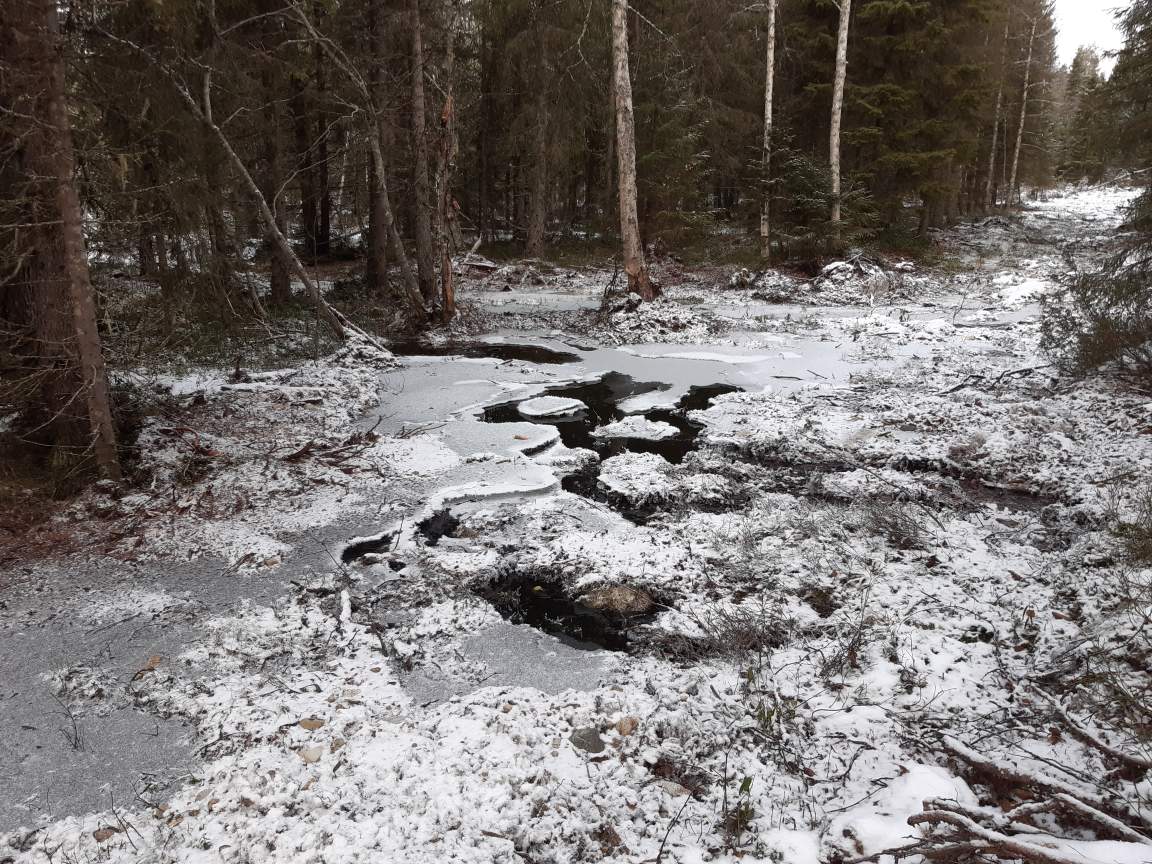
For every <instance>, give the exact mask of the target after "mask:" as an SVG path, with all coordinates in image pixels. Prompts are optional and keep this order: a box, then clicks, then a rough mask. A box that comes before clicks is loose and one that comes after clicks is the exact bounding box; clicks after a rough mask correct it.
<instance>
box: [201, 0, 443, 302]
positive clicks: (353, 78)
mask: <svg viewBox="0 0 1152 864" xmlns="http://www.w3.org/2000/svg"><path fill="white" fill-rule="evenodd" d="M292 10H293V12H294V13H295V15H296V17H297V18H298V20H299V21H300V23H301V24H303V25H304V27H305V28H306V29H307V31H308V34H309V36H310V37H311V38H312V39H313V41H314V42H316V43H317V44H319V45H321V46H323V48H324V51H325V53H326V54H327V55H328V58H329V59H330V60H331V61H332V62H333V64H335V65H336V66H337V68H339V69H340V70H341V71H342V72H343V73H344V75H345V77H346V78H347V79H348V81H349V82H351V83H352V84H353V85H354V86H355V87H356V89H357V90H358V91H359V93H360V97H361V99H362V100H363V102H362V107H363V109H364V111H363V114H364V116H365V118H366V119H367V121H368V128H367V132H368V134H367V136H366V137H367V139H368V148H369V151H370V152H371V154H372V164H373V165H374V166H375V167H376V177H377V181H378V183H379V202H380V216H381V218H382V219H383V221H384V224H385V226H386V228H387V231H388V238H389V239H390V240H391V242H392V254H393V256H394V257H395V258H396V261H397V263H398V264H399V265H400V275H401V283H402V285H403V289H404V294H403V300H404V302H405V305H406V306H407V307H408V313H409V315H410V317H411V318H412V320H413V321H414V322H415V323H418V324H422V323H424V321H425V319H426V318H427V310H426V309H425V306H424V301H423V298H422V296H421V291H420V284H419V281H418V280H417V277H416V272H415V271H414V270H413V269H412V264H411V262H410V261H409V260H408V253H407V251H406V250H405V249H404V241H403V240H402V239H401V237H400V232H399V230H397V227H396V218H395V212H394V211H393V209H392V201H391V198H390V196H389V194H388V171H387V164H386V163H385V161H384V150H383V144H382V143H381V140H380V134H379V130H380V127H381V124H382V120H383V117H382V115H381V114H380V113H379V111H378V110H377V102H376V99H375V98H374V96H373V93H372V88H371V86H370V85H369V84H368V82H367V81H365V80H364V77H363V76H362V75H361V74H360V72H359V71H358V69H357V67H356V66H355V65H354V64H353V63H352V61H351V60H350V59H349V58H348V55H347V54H345V53H344V52H343V51H342V50H341V49H340V48H339V46H338V45H336V44H335V43H334V42H333V41H332V40H331V39H326V38H325V37H323V36H321V35H320V33H319V32H318V31H317V30H316V27H315V25H314V24H313V23H312V20H311V19H310V18H309V17H308V15H307V13H306V12H304V10H303V9H302V8H301V7H300V6H299V5H297V6H294V7H292ZM186 98H187V97H186Z"/></svg>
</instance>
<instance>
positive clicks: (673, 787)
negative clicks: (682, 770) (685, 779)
mask: <svg viewBox="0 0 1152 864" xmlns="http://www.w3.org/2000/svg"><path fill="white" fill-rule="evenodd" d="M656 785H657V786H659V787H660V788H661V789H663V790H664V791H665V792H667V793H668V794H669V795H671V796H672V797H673V798H683V797H684V796H685V795H691V794H692V790H691V789H689V788H688V787H687V786H681V785H680V784H679V783H676V782H674V781H672V780H658V781H657V782H656Z"/></svg>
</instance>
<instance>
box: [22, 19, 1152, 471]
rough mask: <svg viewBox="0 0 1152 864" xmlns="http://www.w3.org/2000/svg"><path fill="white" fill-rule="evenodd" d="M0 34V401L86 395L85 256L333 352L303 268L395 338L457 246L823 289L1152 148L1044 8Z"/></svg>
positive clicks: (45, 24) (445, 291)
mask: <svg viewBox="0 0 1152 864" xmlns="http://www.w3.org/2000/svg"><path fill="white" fill-rule="evenodd" d="M1145 5H1146V4H1145V3H1143V2H1141V3H1138V4H1137V6H1138V7H1140V8H1143V7H1144V6H1145ZM3 19H4V20H3V21H0V45H3V47H4V49H5V50H4V52H3V54H2V55H0V64H2V65H0V108H3V111H4V113H3V114H2V115H0V135H2V137H0V160H2V161H0V193H2V194H0V207H2V208H3V210H4V214H3V216H4V218H3V219H2V221H0V249H2V250H3V252H2V253H0V255H2V256H3V258H2V261H3V262H4V268H3V272H2V273H0V279H3V281H2V282H0V286H2V290H3V292H4V294H3V298H2V306H0V319H2V320H3V321H4V322H5V332H6V334H7V335H6V339H5V346H6V352H7V353H6V356H8V357H9V358H10V359H9V360H8V361H6V362H7V363H8V368H7V371H6V375H7V376H8V377H9V378H11V377H12V372H13V369H17V370H24V371H26V370H27V369H35V370H38V371H43V370H44V369H45V368H48V369H56V368H57V367H58V366H60V365H65V366H69V367H70V368H72V370H73V371H72V372H71V373H70V374H73V375H77V374H78V375H81V379H80V380H81V381H82V382H83V383H82V384H81V385H78V386H80V388H81V389H85V388H95V390H96V391H99V390H101V386H100V385H99V384H98V383H97V382H98V381H99V380H103V369H102V366H101V365H100V364H99V362H97V361H98V357H99V350H98V349H99V344H98V334H97V333H96V332H95V330H94V325H93V324H92V322H91V321H90V320H89V319H88V317H87V316H88V315H89V312H88V311H86V309H87V306H89V305H91V302H90V301H91V293H92V292H91V290H90V288H85V287H84V285H85V284H86V280H87V275H86V272H87V270H86V268H87V263H88V262H87V261H86V260H84V261H82V260H81V258H84V257H85V253H84V252H83V249H82V244H83V241H85V240H86V241H87V243H88V246H89V247H90V251H91V252H93V253H99V254H98V255H95V256H94V257H93V260H99V261H102V262H105V263H107V264H109V265H110V266H113V267H116V268H119V269H121V270H123V271H125V272H128V273H130V274H131V275H133V276H139V277H143V278H144V279H147V280H153V281H154V283H155V284H157V285H159V287H160V291H161V292H162V294H163V296H164V298H165V304H166V308H168V309H175V308H178V307H179V306H180V305H181V304H182V303H187V302H188V301H189V298H199V300H201V301H204V300H207V301H208V302H211V303H213V304H214V305H215V307H216V308H218V309H222V310H229V312H230V314H234V315H236V316H255V317H261V316H264V315H265V314H266V313H267V312H268V310H269V309H270V308H271V309H275V308H277V307H282V306H284V305H285V304H290V303H292V302H295V301H294V299H293V298H294V296H297V297H303V298H305V299H307V301H308V302H310V303H311V304H313V305H314V306H315V308H316V310H317V314H318V315H319V317H320V319H321V320H322V321H324V322H326V324H327V325H328V327H329V329H330V330H331V331H332V332H333V333H334V334H336V335H340V336H342V335H344V334H345V333H346V332H347V330H348V327H349V324H348V322H347V321H346V320H345V319H344V318H343V316H342V315H341V314H340V313H339V312H338V311H336V310H335V309H334V308H332V307H331V306H330V305H329V303H328V301H327V300H326V299H325V297H324V294H323V291H322V290H321V286H320V285H319V284H318V283H317V282H316V277H315V275H314V271H313V270H312V269H310V266H309V265H313V264H319V263H325V262H330V261H332V260H333V259H339V258H349V259H352V258H356V259H359V260H362V262H363V271H362V272H363V284H364V288H365V291H366V292H368V294H369V295H370V296H373V297H375V298H377V299H378V301H379V302H380V303H381V304H382V305H385V306H387V307H388V309H389V310H391V311H392V312H394V313H395V314H396V316H397V317H398V318H399V319H401V320H403V321H406V322H407V323H408V324H409V325H410V326H413V327H426V326H429V325H430V324H433V323H435V322H437V321H446V320H449V319H451V317H452V316H453V314H454V311H455V285H454V270H453V266H452V261H453V259H454V258H458V257H459V256H460V255H463V254H465V253H467V252H469V251H470V250H471V249H473V248H475V247H477V246H479V247H484V246H488V247H493V248H495V247H502V248H503V249H506V250H514V251H515V252H516V253H517V254H519V255H521V256H523V257H528V258H547V257H548V256H549V255H550V254H552V253H553V252H554V251H555V249H556V248H558V247H559V246H568V245H572V244H575V245H580V244H583V245H586V246H587V247H588V248H590V249H594V248H597V247H598V245H599V244H603V245H604V246H605V248H606V249H615V248H620V249H621V250H622V258H623V261H622V263H623V269H624V271H625V272H626V274H627V279H628V284H629V287H630V288H632V289H633V290H636V291H637V292H638V293H640V294H641V295H642V296H644V297H646V298H650V297H653V296H655V294H656V291H657V286H655V284H654V283H653V282H652V281H651V279H650V277H649V276H648V273H647V266H646V260H645V259H646V255H649V254H651V253H652V252H653V251H656V252H659V251H660V250H672V251H675V250H677V249H678V248H681V247H683V246H685V245H688V244H700V243H705V244H706V243H707V241H708V239H709V238H711V237H713V236H715V235H716V234H718V233H720V232H719V229H720V228H724V233H725V234H726V235H729V236H730V235H731V234H732V233H733V232H732V228H733V227H735V228H737V229H739V231H738V232H737V233H741V232H743V233H746V235H747V237H748V239H749V241H750V242H751V246H752V248H754V249H756V250H757V251H758V253H759V256H760V257H761V258H762V259H763V260H764V261H768V260H773V261H793V262H796V263H799V264H805V263H814V262H818V261H819V259H820V258H821V257H823V256H825V255H827V254H830V253H834V252H837V251H839V250H840V249H842V248H843V247H845V246H846V245H849V244H853V243H856V242H859V241H860V240H862V239H863V238H866V237H868V236H870V235H873V234H875V233H876V232H882V231H894V232H911V233H917V232H918V233H920V234H922V235H923V234H925V233H927V232H928V231H930V230H931V229H933V228H935V227H939V226H942V225H945V224H947V223H949V222H951V221H954V220H956V219H959V218H961V217H963V216H966V215H970V214H976V213H983V212H986V211H988V210H991V209H993V208H996V207H1004V206H1013V205H1015V204H1016V203H1017V202H1019V200H1020V197H1021V190H1023V189H1026V188H1033V187H1043V186H1046V185H1049V184H1051V183H1052V182H1053V181H1054V179H1055V178H1056V177H1057V175H1058V174H1060V175H1062V176H1064V177H1065V178H1068V179H1078V178H1079V177H1080V176H1088V177H1100V176H1103V174H1104V172H1105V171H1106V170H1108V168H1110V167H1113V166H1114V165H1118V164H1128V163H1130V162H1131V161H1132V159H1133V155H1132V154H1133V150H1132V147H1135V146H1136V143H1135V142H1139V141H1146V140H1147V135H1146V134H1142V132H1141V131H1140V128H1139V127H1140V126H1141V124H1145V125H1146V124H1147V123H1148V120H1147V117H1148V112H1147V111H1146V110H1144V111H1143V112H1141V111H1140V109H1139V107H1138V103H1139V102H1140V100H1142V99H1145V100H1146V99H1147V94H1148V89H1147V88H1145V89H1143V90H1142V91H1141V90H1140V88H1139V87H1136V86H1127V85H1124V84H1123V82H1124V81H1125V80H1127V79H1128V78H1132V77H1133V76H1135V75H1136V74H1137V73H1136V72H1135V71H1132V69H1134V68H1135V66H1136V65H1137V61H1135V60H1126V59H1125V58H1123V57H1122V58H1121V60H1120V62H1119V63H1118V65H1117V72H1116V75H1114V76H1113V80H1112V81H1110V82H1106V81H1105V80H1104V79H1103V76H1102V75H1101V74H1100V69H1099V63H1098V60H1097V58H1095V57H1094V55H1092V54H1091V52H1089V51H1082V52H1081V54H1080V55H1078V57H1077V60H1076V62H1075V63H1073V65H1072V68H1071V69H1068V70H1062V69H1059V68H1057V65H1056V61H1055V56H1054V47H1053V46H1054V34H1055V27H1054V22H1053V13H1052V9H1051V3H1050V0H761V2H753V3H749V2H747V0H710V2H707V3H704V2H699V0H631V2H630V3H629V2H626V0H165V2H156V0H119V2H116V3H107V2H101V0H66V2H64V3H56V2H53V0H9V2H8V3H7V4H6V6H5V13H4V16H3ZM1141 62H1143V63H1145V64H1146V63H1147V59H1146V57H1145V59H1143V60H1142V61H1141ZM1117 82H1119V83H1117ZM49 85H51V86H49ZM53 87H55V88H57V89H53ZM1101 106H1104V107H1101ZM1145 107H1146V106H1145ZM1117 123H1120V124H1122V125H1123V128H1124V129H1125V130H1126V131H1125V132H1124V135H1117V134H1111V133H1114V130H1115V129H1116V128H1118V127H1117V126H1116V125H1115V124H1117ZM50 133H51V134H50ZM1124 136H1128V138H1130V139H1131V142H1132V147H1129V146H1128V145H1127V144H1125V143H1124V142H1125V140H1126V139H1125V137H1124ZM49 139H51V140H49ZM38 159H44V160H47V161H46V162H45V163H44V165H46V164H47V162H50V163H51V166H50V168H49V167H43V165H42V164H41V163H40V162H38V161H37V160H38ZM65 175H67V176H65ZM66 186H67V187H70V188H71V189H72V196H73V197H74V198H76V201H77V202H78V203H77V205H76V207H75V208H73V207H72V206H71V205H70V204H69V202H68V201H67V200H66V199H67V197H68V196H67V195H64V194H63V193H61V191H60V190H62V189H63V188H64V187H66ZM81 221H82V223H83V224H82V227H83V236H80V237H79V239H80V241H81V248H80V249H78V248H77V246H76V243H75V240H76V237H77V236H78V235H77V233H76V232H78V231H79V229H80V227H81V224H80V223H81ZM65 229H66V230H65ZM49 235H52V236H51V237H49ZM57 235H59V236H57ZM65 237H69V238H72V239H71V240H70V241H69V242H67V243H66V242H64V239H62V238H65ZM757 237H758V241H757V240H756V239H755V238H757ZM78 255H79V256H80V257H77V256H78ZM252 257H255V258H256V259H258V260H262V261H265V262H266V268H265V269H264V270H263V271H262V272H263V274H264V280H263V282H262V283H261V282H257V281H255V280H253V279H246V278H240V275H241V274H243V273H245V272H248V271H249V269H250V268H249V266H248V264H246V262H247V261H248V260H249V259H251V258H252ZM49 270H51V271H52V273H53V274H54V275H52V276H51V277H49V276H48V275H46V274H48V272H49ZM82 271H83V272H82ZM49 278H51V279H57V280H62V281H61V282H60V284H62V285H63V284H65V283H67V285H69V286H71V287H70V288H69V291H71V292H72V293H70V294H68V297H69V298H71V299H69V301H68V302H69V303H71V306H67V308H66V305H67V304H65V302H64V299H63V298H64V296H65V293H67V292H63V289H61V292H57V293H59V298H58V299H56V300H52V301H49V300H48V299H47V298H48V297H49V296H50V292H47V291H46V289H44V288H43V287H42V286H44V285H47V284H48V283H47V282H46V281H44V280H47V279H49ZM77 286H78V287H77ZM85 294H86V295H87V297H88V299H87V300H85V299H84V296H83V295H85ZM51 296H55V295H51ZM69 316H71V317H69ZM46 318H48V319H52V320H53V321H54V322H55V323H54V324H53V327H55V329H54V330H53V329H52V328H48V329H43V328H39V327H38V325H37V322H38V321H39V320H41V319H46ZM65 325H66V326H65ZM64 334H68V335H67V338H65V335H64ZM81 334H82V335H81ZM85 339H87V340H89V341H91V340H97V341H96V342H95V343H94V344H95V348H96V350H95V354H94V355H93V352H92V350H90V348H85V347H84V340H85ZM48 346H56V347H54V348H51V350H50V349H49V347H48ZM53 352H55V353H53ZM49 355H51V357H55V358H57V359H50V357H49ZM59 358H65V359H66V360H67V362H64V360H60V359H59ZM85 358H88V359H85ZM58 361H59V362H58ZM77 370H80V371H77ZM49 377H51V376H49ZM51 386H52V387H58V386H59V385H57V384H53V385H51ZM70 386H71V385H68V386H64V388H63V389H64V390H68V389H69V387H70ZM103 389H105V390H106V387H104V388H103ZM85 392H88V391H87V390H85ZM96 396H97V399H96V401H99V393H97V394H96ZM65 401H67V400H65ZM59 403H60V397H59V396H50V394H48V393H47V391H45V395H44V400H43V404H44V405H45V406H47V410H48V414H49V415H50V416H53V417H57V418H59V417H61V416H63V415H67V416H68V417H70V418H71V427H72V428H71V432H70V433H69V436H64V435H63V432H61V436H63V437H61V438H60V439H59V440H61V441H63V440H66V439H67V440H69V441H72V442H73V443H75V439H76V437H77V434H78V431H84V435H81V436H80V437H82V438H84V440H87V441H90V443H92V442H94V443H97V444H99V443H100V442H107V440H108V437H109V435H110V434H111V433H110V432H108V431H107V430H105V432H96V431H93V430H95V429H97V427H100V428H105V427H106V426H107V424H105V423H104V421H103V420H100V419H99V417H98V416H97V415H101V414H104V413H106V412H103V411H100V410H97V409H96V408H95V407H92V406H90V407H89V408H87V409H85V408H83V407H82V404H88V403H87V402H86V401H85V399H79V400H72V402H70V403H69V406H68V407H67V410H64V409H63V408H61V406H60V404H59ZM73 415H75V416H73ZM54 422H55V421H54ZM85 430H86V431H85ZM92 436H95V437H94V438H93V437H92ZM101 446H102V447H103V446H104V445H103V444H101ZM111 446H112V451H114V445H111ZM105 450H107V447H105ZM101 452H104V451H101ZM100 461H101V462H102V463H105V462H107V461H108V458H106V457H102V458H101V459H100ZM106 473H114V472H113V469H112V468H111V466H106Z"/></svg>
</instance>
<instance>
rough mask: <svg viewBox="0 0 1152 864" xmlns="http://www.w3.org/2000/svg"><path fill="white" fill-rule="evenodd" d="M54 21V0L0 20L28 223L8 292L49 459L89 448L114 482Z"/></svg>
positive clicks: (70, 461) (60, 463)
mask: <svg viewBox="0 0 1152 864" xmlns="http://www.w3.org/2000/svg"><path fill="white" fill-rule="evenodd" d="M59 26H60V25H59V18H58V11H57V7H56V3H55V2H54V0H12V2H10V3H8V4H7V5H6V7H5V12H4V16H3V20H0V47H2V48H3V53H4V55H5V57H6V58H7V59H8V60H9V61H10V62H11V64H12V65H11V67H10V73H9V75H8V76H6V79H7V80H0V86H3V87H5V88H7V87H11V88H13V92H12V93H11V94H10V95H11V102H10V103H9V105H10V107H11V108H12V109H13V110H12V112H11V117H10V119H11V121H12V123H13V124H14V125H15V126H17V127H19V128H17V135H16V136H15V138H16V140H17V141H18V142H19V144H18V145H17V147H16V149H15V152H14V153H12V154H10V155H11V158H13V159H14V160H15V163H16V166H17V170H18V171H19V173H20V176H19V177H18V178H17V180H18V181H19V182H20V183H21V185H22V186H23V187H24V191H23V194H22V196H21V197H22V198H24V199H25V200H24V202H23V211H24V216H25V218H26V219H27V220H28V221H29V225H28V229H27V231H25V232H22V233H23V236H20V233H21V232H19V230H18V234H17V237H16V243H17V249H16V251H17V253H18V255H17V258H16V260H17V261H19V262H21V263H20V265H19V266H18V269H17V271H16V273H15V274H14V279H13V280H12V282H10V283H9V285H8V286H7V291H6V292H5V293H7V292H12V295H13V297H14V298H15V302H16V303H20V304H21V305H22V306H23V307H24V309H23V310H22V311H23V314H24V316H25V319H26V320H27V321H28V322H29V323H31V325H32V328H31V329H32V339H33V353H34V356H35V357H36V358H37V364H38V365H39V367H40V369H41V374H42V382H43V384H42V389H41V393H42V398H43V400H44V406H45V408H46V409H47V411H48V412H49V415H50V417H51V420H50V427H49V428H51V429H52V431H53V463H54V465H55V466H57V467H58V468H60V469H63V470H64V471H69V470H71V468H72V466H73V465H74V463H75V457H76V454H77V453H82V452H87V451H89V450H91V452H92V454H93V456H94V457H95V462H96V467H97V469H98V470H99V472H100V474H101V475H102V476H104V477H106V478H108V479H112V480H118V479H119V478H120V461H119V455H118V453H117V448H116V427H115V423H114V421H113V416H112V403H111V397H110V395H109V392H108V377H107V372H106V369H105V366H104V357H103V354H102V352H101V345H100V334H99V332H98V330H97V324H96V303H95V295H94V292H93V290H92V283H91V280H90V278H89V273H88V254H87V250H86V248H85V243H84V233H83V214H82V211H81V208H80V200H79V197H78V196H77V194H76V187H75V184H74V181H73V174H74V171H75V157H74V155H73V146H72V129H71V125H70V123H69V119H68V109H67V106H66V104H65V98H66V97H65V85H64V59H63V50H62V45H61V44H60V31H59ZM4 101H6V102H8V100H7V99H5V100H4ZM5 299H7V298H5Z"/></svg>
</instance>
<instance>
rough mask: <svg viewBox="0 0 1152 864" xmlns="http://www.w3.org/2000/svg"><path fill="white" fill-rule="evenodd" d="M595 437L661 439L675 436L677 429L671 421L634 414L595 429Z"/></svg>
mask: <svg viewBox="0 0 1152 864" xmlns="http://www.w3.org/2000/svg"><path fill="white" fill-rule="evenodd" d="M592 434H593V435H595V436H596V437H597V438H639V439H641V440H644V441H663V440H664V439H666V438H675V437H676V434H677V429H676V427H675V426H673V425H672V424H671V423H665V422H663V421H662V420H649V419H648V418H647V417H644V416H643V415H640V414H636V415H633V416H631V417H625V418H624V419H623V420H617V421H616V422H615V423H609V424H607V425H605V426H601V427H600V428H599V429H595V430H593V432H592Z"/></svg>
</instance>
